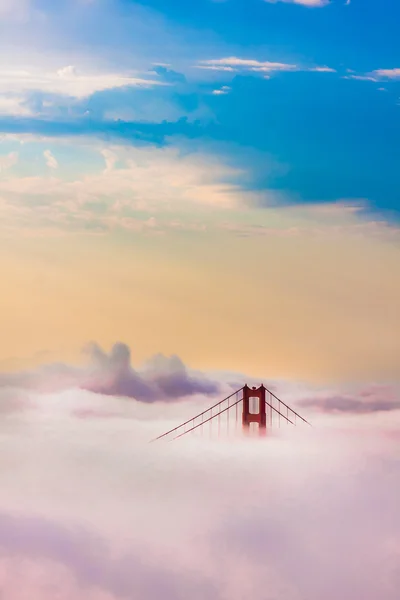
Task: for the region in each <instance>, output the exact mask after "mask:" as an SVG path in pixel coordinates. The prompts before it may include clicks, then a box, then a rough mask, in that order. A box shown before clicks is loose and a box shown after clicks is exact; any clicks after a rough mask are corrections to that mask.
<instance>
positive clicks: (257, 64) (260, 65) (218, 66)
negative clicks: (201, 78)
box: [196, 56, 336, 73]
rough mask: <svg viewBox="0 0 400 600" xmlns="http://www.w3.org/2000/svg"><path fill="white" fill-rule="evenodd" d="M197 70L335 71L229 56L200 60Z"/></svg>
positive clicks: (323, 67)
mask: <svg viewBox="0 0 400 600" xmlns="http://www.w3.org/2000/svg"><path fill="white" fill-rule="evenodd" d="M196 67H197V68H199V69H210V70H213V71H228V72H235V71H249V72H253V73H278V72H293V71H310V72H315V73H336V71H335V69H332V68H331V67H327V66H321V67H320V66H315V67H308V66H300V65H295V64H290V63H283V62H272V61H261V60H255V59H248V58H238V57H236V56H230V57H227V58H218V59H209V60H202V61H200V62H199V63H198V64H197V65H196Z"/></svg>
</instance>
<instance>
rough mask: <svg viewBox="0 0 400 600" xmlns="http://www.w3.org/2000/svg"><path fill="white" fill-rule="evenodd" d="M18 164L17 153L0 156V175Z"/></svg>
mask: <svg viewBox="0 0 400 600" xmlns="http://www.w3.org/2000/svg"><path fill="white" fill-rule="evenodd" d="M17 162H18V152H10V153H9V154H6V155H5V156H4V155H3V156H0V173H1V172H2V171H7V170H8V169H11V167H13V166H14V165H16V164H17Z"/></svg>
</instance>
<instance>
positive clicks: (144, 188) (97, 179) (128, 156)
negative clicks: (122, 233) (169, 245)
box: [0, 145, 252, 232]
mask: <svg viewBox="0 0 400 600" xmlns="http://www.w3.org/2000/svg"><path fill="white" fill-rule="evenodd" d="M95 152H96V154H98V153H101V155H102V157H103V159H104V161H105V166H106V168H105V169H104V170H103V171H100V172H98V173H96V172H95V173H93V174H91V175H85V177H82V178H79V177H77V178H76V179H75V180H72V181H71V180H69V181H68V180H67V181H66V180H63V179H61V177H55V176H52V177H45V176H42V177H40V176H36V177H21V178H20V177H14V178H11V179H10V178H8V179H7V180H4V181H2V182H0V194H1V196H2V203H0V215H2V216H3V219H2V225H3V227H4V225H5V224H6V223H8V225H9V226H10V227H21V228H23V229H24V228H29V230H30V231H33V230H34V229H35V227H36V229H43V228H44V229H46V228H56V229H57V230H59V231H72V232H75V231H77V230H84V229H85V228H87V227H88V226H91V227H92V229H93V228H94V229H96V230H98V231H102V232H106V231H111V230H115V229H126V230H130V231H142V230H145V231H148V230H149V227H148V224H149V222H148V219H149V218H151V217H154V214H153V212H154V211H160V210H168V207H172V206H175V207H176V208H177V209H178V210H186V211H187V206H188V203H191V204H197V205H199V206H204V207H205V208H206V207H212V206H218V207H220V208H222V209H229V208H232V207H234V206H239V205H241V204H243V203H245V202H246V201H247V200H248V201H249V202H250V201H251V198H252V193H251V192H248V191H242V188H241V185H240V178H241V177H243V174H244V171H243V169H241V168H239V167H233V166H230V165H228V164H224V163H223V162H222V161H221V159H219V158H218V157H216V156H213V155H208V154H206V153H201V152H195V153H186V154H185V153H183V152H181V151H179V150H177V149H176V148H151V147H150V148H148V147H147V148H146V147H141V148H140V147H139V148H129V147H123V146H111V145H110V146H108V147H101V146H99V147H97V146H96V147H95ZM9 160H10V159H9V158H7V164H8V162H9ZM117 167H118V168H117ZM39 198H40V203H41V205H43V206H47V211H46V212H43V211H42V212H40V213H38V212H37V211H35V210H34V207H35V201H37V200H38V199H39ZM100 205H101V207H102V210H101V211H98V210H97V211H96V210H93V206H95V207H99V206H100ZM138 210H139V211H141V212H143V211H145V212H147V213H148V214H147V215H146V217H145V219H144V220H143V219H140V218H139V217H138V214H137V212H138ZM178 220H179V219H178ZM175 221H176V217H174V216H173V215H171V214H170V215H169V219H168V221H165V219H164V223H165V226H166V227H167V228H168V227H169V226H168V223H170V224H171V227H174V226H173V223H174V222H175ZM146 223H147V224H146ZM152 223H153V225H154V220H153V222H152ZM156 229H161V230H162V227H161V228H155V227H154V226H152V227H151V231H155V230H156Z"/></svg>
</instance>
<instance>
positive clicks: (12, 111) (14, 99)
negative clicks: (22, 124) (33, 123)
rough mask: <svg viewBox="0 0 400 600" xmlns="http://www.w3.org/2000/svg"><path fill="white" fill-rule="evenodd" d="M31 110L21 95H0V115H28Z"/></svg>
mask: <svg viewBox="0 0 400 600" xmlns="http://www.w3.org/2000/svg"><path fill="white" fill-rule="evenodd" d="M31 114H32V111H31V110H30V108H29V107H28V106H26V104H25V99H24V98H23V96H18V95H13V94H4V95H0V115H13V116H21V117H22V116H25V117H26V116H29V115H31Z"/></svg>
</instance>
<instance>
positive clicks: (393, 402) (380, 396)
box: [300, 385, 400, 415]
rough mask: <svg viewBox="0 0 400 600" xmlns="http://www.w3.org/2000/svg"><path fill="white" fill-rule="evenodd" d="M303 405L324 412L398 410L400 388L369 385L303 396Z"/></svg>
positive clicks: (368, 412) (354, 412)
mask: <svg viewBox="0 0 400 600" xmlns="http://www.w3.org/2000/svg"><path fill="white" fill-rule="evenodd" d="M300 404H301V405H302V406H304V407H313V408H316V409H317V410H319V411H321V412H324V413H333V414H335V413H337V414H340V413H343V414H345V413H348V414H357V415H362V414H370V413H380V412H391V411H397V410H400V388H396V387H390V386H382V385H380V386H370V387H368V388H363V389H361V390H359V391H358V392H356V393H345V394H333V395H326V394H321V395H320V396H316V397H310V398H305V399H302V400H301V401H300Z"/></svg>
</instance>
